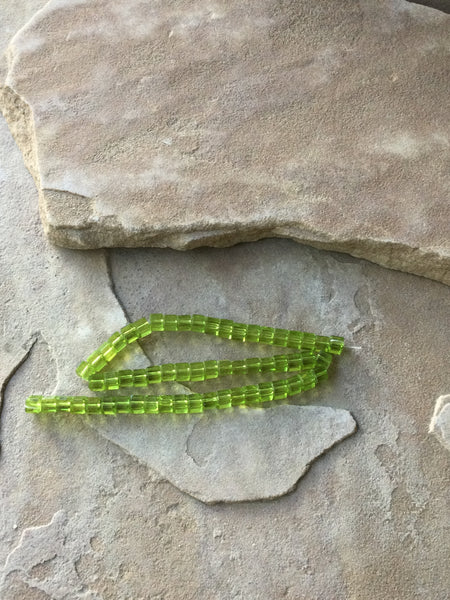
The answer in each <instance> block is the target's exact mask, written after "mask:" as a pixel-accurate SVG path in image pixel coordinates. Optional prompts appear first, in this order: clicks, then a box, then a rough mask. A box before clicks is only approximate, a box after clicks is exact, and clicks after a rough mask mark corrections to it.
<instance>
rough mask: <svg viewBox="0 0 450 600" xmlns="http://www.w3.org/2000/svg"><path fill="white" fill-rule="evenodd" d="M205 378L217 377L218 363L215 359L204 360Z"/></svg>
mask: <svg viewBox="0 0 450 600" xmlns="http://www.w3.org/2000/svg"><path fill="white" fill-rule="evenodd" d="M204 364H205V379H216V378H217V377H219V363H218V361H217V360H206V361H205V363H204Z"/></svg>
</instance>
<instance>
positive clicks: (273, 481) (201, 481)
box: [0, 122, 354, 502]
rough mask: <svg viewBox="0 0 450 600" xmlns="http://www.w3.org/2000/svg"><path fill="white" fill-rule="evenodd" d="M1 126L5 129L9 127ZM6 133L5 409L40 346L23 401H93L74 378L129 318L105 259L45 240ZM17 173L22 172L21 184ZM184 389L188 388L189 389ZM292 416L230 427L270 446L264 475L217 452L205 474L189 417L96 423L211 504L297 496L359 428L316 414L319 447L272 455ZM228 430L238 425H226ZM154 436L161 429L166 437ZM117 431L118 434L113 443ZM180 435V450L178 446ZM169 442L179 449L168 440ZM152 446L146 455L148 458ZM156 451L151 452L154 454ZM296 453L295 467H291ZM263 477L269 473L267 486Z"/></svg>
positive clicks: (1, 243)
mask: <svg viewBox="0 0 450 600" xmlns="http://www.w3.org/2000/svg"><path fill="white" fill-rule="evenodd" d="M2 126H3V127H4V128H5V123H4V122H2ZM4 133H5V139H7V140H8V143H6V144H3V145H2V146H1V147H0V161H1V164H3V165H4V167H5V171H4V176H5V178H4V181H3V182H0V193H1V196H2V211H4V215H3V218H2V220H1V228H2V231H3V235H2V236H1V239H0V252H1V256H2V262H1V264H0V270H1V281H2V297H3V298H4V299H5V300H4V304H3V306H2V309H1V315H2V321H3V339H2V361H0V362H1V367H0V376H2V377H3V379H2V380H0V402H1V401H2V399H3V395H4V391H5V388H6V385H7V383H8V382H9V380H10V379H11V377H12V376H13V374H14V373H15V372H16V370H17V368H19V367H20V365H21V364H22V363H23V362H24V361H25V360H26V359H27V358H28V357H29V355H30V353H31V352H32V350H33V348H34V347H35V346H36V345H39V346H41V347H42V349H43V351H45V354H46V356H47V363H48V364H46V363H43V364H42V365H41V367H42V369H41V371H40V372H38V373H37V376H36V377H34V378H32V379H30V381H29V384H28V390H27V393H26V395H29V394H32V393H37V394H40V393H42V394H52V393H55V394H86V393H88V394H89V393H90V392H89V391H88V390H87V386H86V384H85V382H83V381H81V380H80V379H79V378H78V377H77V376H76V374H75V368H76V366H77V365H78V363H79V362H80V361H81V360H82V359H83V358H85V357H86V356H87V355H88V354H90V353H91V352H92V351H93V350H94V349H95V347H96V346H98V345H99V344H100V343H101V342H102V341H103V340H104V339H106V338H107V337H108V336H109V335H110V334H111V333H112V332H113V331H115V330H117V329H119V328H120V327H121V326H122V325H123V324H124V323H125V322H126V317H125V315H124V311H123V309H122V307H121V306H120V303H119V301H118V300H117V298H116V296H115V295H114V291H113V289H111V284H110V276H109V272H108V267H107V264H106V262H105V255H104V253H103V252H101V251H97V252H92V251H91V252H87V253H80V252H77V251H74V250H67V249H62V248H55V247H53V246H51V245H50V244H49V243H48V241H47V240H46V239H45V238H44V236H43V235H42V233H41V231H40V227H39V223H38V216H37V206H34V209H33V202H34V193H33V186H32V182H31V179H30V178H26V179H25V180H23V182H22V178H23V173H22V171H21V167H22V164H21V160H20V155H19V152H18V151H17V150H16V152H14V150H15V148H14V146H13V142H12V139H11V138H8V136H7V132H6V130H5V132H4ZM8 162H9V163H10V164H9V169H8V168H7V165H8ZM15 172H18V173H20V180H19V182H18V181H17V179H16V177H15V175H14V173H15ZM17 189H20V190H21V198H22V204H18V203H17V195H16V194H17V191H16V190H17ZM124 359H125V361H126V362H127V364H134V365H135V366H144V365H146V364H148V359H147V358H146V356H145V355H144V353H143V352H142V350H141V348H140V347H139V346H137V345H134V346H130V349H129V351H128V352H127V354H126V356H125V357H124ZM178 388H179V389H180V390H183V389H184V388H183V386H178ZM24 400H25V398H24V397H23V398H21V399H20V404H19V405H18V406H17V407H16V410H17V411H20V412H22V411H23V403H24ZM287 410H288V412H289V409H287ZM285 411H286V409H285V410H284V412H283V410H282V411H281V412H280V414H279V415H276V417H273V416H271V414H270V411H269V412H267V413H265V412H263V413H262V414H260V415H259V430H255V429H254V424H253V423H250V422H249V421H247V420H245V418H244V420H242V418H241V419H240V420H239V418H237V419H236V418H235V419H234V420H233V424H234V425H233V426H234V430H233V435H234V436H235V438H236V439H235V442H236V444H237V443H239V438H241V439H242V438H243V437H245V436H246V435H247V433H248V434H251V435H252V436H253V443H254V445H255V452H256V451H257V450H258V449H260V451H261V452H263V451H262V449H263V448H267V449H268V450H270V449H272V452H270V451H268V452H267V453H266V454H265V455H261V456H260V457H258V456H255V460H256V459H257V458H259V460H260V462H259V464H258V465H257V466H258V468H254V467H253V466H249V465H248V464H247V467H248V468H247V470H246V471H245V472H244V471H243V469H244V467H245V466H246V463H245V459H246V456H242V458H241V462H239V461H236V460H234V459H233V462H231V464H230V461H231V460H232V458H231V456H230V455H227V454H226V453H225V454H220V453H217V455H216V456H215V457H212V458H211V460H210V463H209V465H208V468H205V469H202V468H200V467H199V466H198V465H197V464H196V463H195V461H193V460H192V458H189V457H188V456H187V455H186V452H185V448H186V445H187V443H188V440H189V439H191V440H192V443H201V440H202V439H203V438H204V432H203V428H202V427H199V428H196V432H198V431H202V432H203V433H202V435H200V437H199V439H200V442H197V441H196V439H197V438H198V433H197V434H196V435H194V436H193V435H192V428H193V423H192V421H189V420H187V419H184V418H183V417H182V418H181V419H180V420H179V421H178V422H177V424H176V425H174V424H173V423H172V422H170V421H168V420H164V419H161V420H160V421H157V422H153V423H152V422H151V420H150V421H147V420H144V421H141V422H139V420H137V421H136V419H134V420H133V422H132V423H131V421H130V422H127V421H126V420H125V419H122V420H121V419H119V420H117V421H113V422H109V423H108V420H106V422H103V421H95V420H93V422H92V424H93V426H94V427H96V428H97V430H98V431H100V432H102V433H103V432H104V433H105V435H107V436H108V437H110V438H111V439H113V441H115V442H116V443H118V444H119V445H121V446H122V447H124V448H126V450H127V451H128V452H129V453H131V454H132V455H134V456H136V457H138V458H139V459H140V460H142V461H143V462H145V463H146V464H148V465H149V466H151V467H152V468H153V469H156V470H157V471H159V472H161V473H162V474H163V475H164V477H166V478H167V479H169V480H170V481H172V482H173V483H174V484H175V485H178V486H179V487H180V488H181V489H183V490H185V491H188V492H189V493H191V494H192V495H194V496H196V497H197V498H200V499H204V500H205V501H209V502H213V501H215V502H217V501H220V500H227V501H233V500H254V499H256V498H258V497H259V498H268V497H274V496H278V495H280V494H283V493H285V492H287V491H289V490H290V489H292V487H293V486H294V485H295V483H296V482H297V480H298V479H299V477H301V475H302V474H303V473H304V472H305V471H306V470H307V468H308V466H309V464H310V463H311V461H312V460H313V459H314V458H315V457H317V456H320V455H321V454H322V453H323V452H324V451H325V450H326V449H327V448H329V447H330V446H332V445H333V444H335V443H336V442H337V441H339V439H341V438H344V437H347V436H348V435H349V434H350V433H351V432H352V431H353V427H354V422H353V419H352V418H351V416H350V415H349V414H347V420H346V419H345V418H344V417H343V412H342V411H334V410H333V409H328V410H325V409H317V411H318V414H317V415H316V416H317V419H318V421H319V422H320V423H322V425H323V436H322V437H319V438H318V439H316V440H314V443H313V441H312V440H311V441H310V443H309V442H308V447H307V448H306V447H305V444H306V440H305V439H304V438H305V436H302V435H297V436H295V435H294V432H293V431H291V434H290V436H289V444H286V445H285V446H283V450H282V447H281V446H280V445H278V446H277V450H278V451H277V452H276V453H275V452H274V444H271V442H270V438H268V435H269V431H270V430H271V428H272V425H271V424H272V423H273V422H274V421H275V427H274V428H273V429H274V433H273V435H274V436H275V437H274V438H273V441H274V443H275V442H276V439H277V438H276V436H277V434H276V428H277V427H278V428H279V427H281V426H284V427H287V426H288V425H289V423H286V419H287V418H288V417H286V415H285ZM302 412H303V411H302V409H301V408H297V410H294V413H295V415H296V420H297V421H300V422H303V418H302V416H301V415H302ZM310 414H311V411H310V410H309V409H308V410H306V417H305V419H306V422H309V421H308V415H310ZM283 415H284V416H283ZM333 415H335V420H334V421H333ZM309 418H310V417H309ZM15 419H17V422H18V423H23V422H24V420H25V422H27V423H28V422H29V420H30V418H29V416H25V415H22V417H21V418H19V417H18V416H17V415H16V416H15ZM289 420H290V421H289V422H290V423H291V425H292V423H293V422H295V419H294V418H293V416H292V415H291V416H290V417H289ZM205 421H207V419H206V418H205ZM38 422H39V420H37V422H36V426H37V423H38ZM44 422H45V423H47V424H48V423H49V421H45V420H44ZM202 422H204V421H202ZM102 423H103V424H102ZM127 423H128V424H127ZM350 423H351V424H352V425H351V426H350V425H349V424H350ZM283 424H284V425H283ZM291 425H290V426H291ZM29 426H30V425H29V424H28V425H24V432H26V431H28V427H29ZM230 426H231V422H230V423H227V424H226V425H225V427H230ZM218 429H220V424H219V425H217V426H216V428H214V427H211V428H208V431H210V433H209V435H210V438H209V439H212V438H211V436H214V435H216V433H217V431H218ZM310 429H311V428H310ZM156 431H159V438H158V436H157V435H156ZM114 432H117V435H116V436H115V435H114ZM213 432H214V433H213ZM299 432H301V429H300V431H299ZM3 433H4V432H2V435H3ZM174 437H175V439H176V440H177V444H175V443H174V439H173V438H174ZM148 438H150V442H149V441H148ZM170 439H171V440H172V442H173V443H172V442H170V443H169V441H168V440H170ZM145 447H146V448H147V452H145V451H144V450H145ZM151 448H153V452H149V450H150V449H151ZM139 449H140V451H139ZM293 454H294V455H295V460H296V462H295V464H292V462H291V461H292V456H293ZM227 457H228V458H227ZM279 465H283V466H284V469H283V470H279V469H278V466H279ZM224 469H227V473H224V472H223V470H224ZM211 471H213V472H214V473H215V481H214V482H213V480H211V478H210V477H209V476H210V475H211ZM265 471H266V472H267V473H270V477H267V478H266V479H265V478H264V472H265ZM233 480H234V481H235V482H236V483H235V486H234V488H233V489H231V488H230V481H233ZM259 492H260V494H261V495H260V496H258V493H259Z"/></svg>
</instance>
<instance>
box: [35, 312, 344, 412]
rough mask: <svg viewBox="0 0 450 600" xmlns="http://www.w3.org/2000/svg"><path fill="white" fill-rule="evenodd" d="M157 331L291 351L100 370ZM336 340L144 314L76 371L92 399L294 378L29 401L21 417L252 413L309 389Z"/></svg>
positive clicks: (337, 350) (337, 348) (337, 349)
mask: <svg viewBox="0 0 450 600" xmlns="http://www.w3.org/2000/svg"><path fill="white" fill-rule="evenodd" d="M157 331H193V332H197V333H204V334H208V335H214V336H217V337H220V338H225V339H228V340H235V341H240V342H251V343H259V344H268V345H271V346H280V347H283V348H292V349H294V350H296V352H293V353H290V354H279V355H275V356H270V357H267V358H266V357H264V358H258V357H255V358H246V359H242V360H232V361H231V360H206V361H204V362H191V363H187V362H181V363H173V364H172V363H168V364H163V365H157V366H151V367H147V368H146V369H134V370H131V369H127V370H119V371H104V372H100V371H102V369H103V368H104V367H106V366H107V365H108V363H110V362H111V361H112V360H113V359H114V358H115V357H116V356H117V355H118V354H119V353H120V352H121V351H122V350H124V349H125V348H126V347H127V346H128V345H129V344H132V343H133V342H136V341H137V340H139V339H142V338H144V337H146V336H148V335H150V334H151V333H153V332H157ZM343 348H344V339H343V338H342V337H339V336H330V337H327V336H320V335H315V334H313V333H306V332H302V331H293V330H288V329H277V328H272V327H262V326H260V325H245V324H244V323H235V322H234V321H231V320H229V319H218V318H215V317H204V316H202V315H192V316H191V315H163V314H159V313H158V314H152V315H150V317H149V318H148V319H145V318H142V319H139V320H138V321H135V322H134V323H130V324H128V325H125V327H122V329H121V330H120V331H119V332H116V333H113V335H112V336H111V337H110V338H109V339H108V340H107V341H106V342H104V343H103V344H102V345H101V346H100V347H99V348H98V349H97V350H96V351H95V352H93V353H92V354H91V355H90V356H89V357H88V358H87V359H86V360H85V361H83V362H82V363H81V364H80V365H79V366H78V368H77V370H76V372H77V374H78V375H79V376H80V377H81V378H82V379H85V380H86V381H87V382H88V385H89V388H90V389H91V390H92V391H94V392H103V391H109V390H117V389H122V388H137V387H147V386H149V385H151V384H153V383H161V382H165V381H179V382H186V381H206V380H210V379H216V378H218V377H222V376H225V375H253V374H258V373H260V374H261V373H271V372H274V373H290V372H294V371H296V372H297V374H296V375H293V376H290V377H288V378H287V379H280V380H277V381H273V382H265V383H259V384H255V385H245V386H241V387H234V388H229V389H223V390H217V391H214V392H206V393H203V394H200V393H192V394H171V395H159V396H154V395H153V396H152V395H137V394H132V395H130V396H121V395H115V396H114V395H112V396H101V397H89V396H29V397H28V398H27V400H26V402H25V410H26V412H31V413H55V412H67V413H74V414H104V415H112V414H161V413H177V414H181V413H202V412H203V411H204V410H209V409H213V408H230V407H233V406H258V405H260V404H261V403H263V402H271V401H273V400H283V399H285V398H287V397H288V396H293V395H294V394H299V393H300V392H303V391H306V390H309V389H312V388H314V387H315V386H316V385H317V384H318V383H319V382H320V381H321V380H322V379H325V378H326V377H327V374H328V368H329V366H330V364H331V360H332V356H333V354H335V355H339V354H341V352H342V350H343Z"/></svg>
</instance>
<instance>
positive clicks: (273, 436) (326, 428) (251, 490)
mask: <svg viewBox="0 0 450 600" xmlns="http://www.w3.org/2000/svg"><path fill="white" fill-rule="evenodd" d="M151 421H153V422H151ZM97 429H99V430H100V431H101V432H102V434H103V435H105V436H106V437H107V438H109V439H112V440H113V441H114V442H115V443H117V444H119V445H120V446H122V447H124V448H125V449H126V450H127V452H130V453H131V454H132V455H133V456H136V457H137V458H138V459H139V460H142V461H143V462H145V463H147V464H149V465H151V466H152V467H153V468H154V469H155V470H156V471H158V472H159V473H160V474H161V475H162V476H163V477H165V478H166V479H168V480H169V481H171V482H172V483H174V484H175V485H176V486H177V487H179V488H180V489H182V490H184V491H186V492H188V493H189V494H191V495H192V496H194V497H195V498H199V499H200V500H202V501H203V502H207V503H215V502H242V501H248V500H258V499H270V498H275V497H277V496H282V495H283V494H286V492H289V491H291V490H292V489H293V488H294V486H295V485H296V483H297V481H298V480H299V479H300V477H301V476H302V475H303V474H304V473H305V472H306V471H307V469H308V468H309V466H310V463H311V462H312V461H313V460H314V459H315V458H316V457H317V456H320V455H321V454H322V453H323V452H325V450H327V449H328V448H329V447H330V446H333V445H334V444H336V443H337V442H339V441H340V440H342V439H343V438H345V437H347V436H349V435H351V434H352V433H353V432H354V431H355V429H356V423H355V421H354V420H353V418H352V416H351V415H350V413H349V412H348V411H346V410H339V409H333V408H330V407H321V406H276V407H271V408H261V409H254V410H252V409H249V410H229V411H226V412H220V413H218V414H217V413H216V414H205V415H203V416H202V417H200V418H199V417H197V416H190V417H182V418H181V419H179V418H176V417H175V418H174V417H173V416H170V415H169V417H168V418H164V417H162V418H156V419H152V418H151V417H150V419H141V420H140V421H139V422H136V418H134V417H133V416H130V417H128V418H125V419H120V420H119V419H115V420H114V419H105V420H104V422H103V423H102V424H101V425H100V426H97Z"/></svg>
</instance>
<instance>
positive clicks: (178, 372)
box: [175, 363, 191, 381]
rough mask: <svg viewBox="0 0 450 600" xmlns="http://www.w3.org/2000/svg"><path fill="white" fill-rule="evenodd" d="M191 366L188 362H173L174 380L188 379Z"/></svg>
mask: <svg viewBox="0 0 450 600" xmlns="http://www.w3.org/2000/svg"><path fill="white" fill-rule="evenodd" d="M190 379H191V368H190V366H189V363H176V364H175V381H190Z"/></svg>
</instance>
